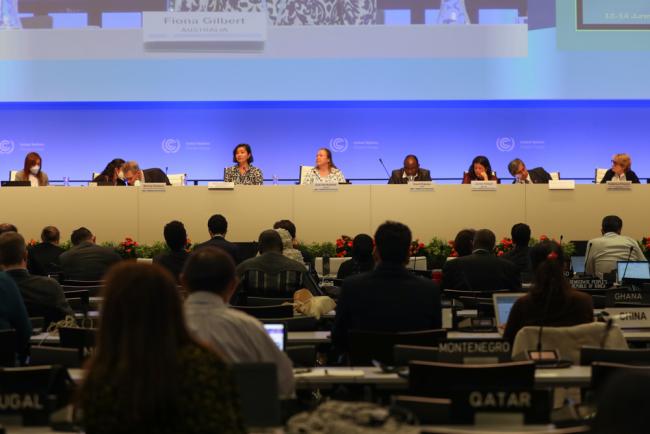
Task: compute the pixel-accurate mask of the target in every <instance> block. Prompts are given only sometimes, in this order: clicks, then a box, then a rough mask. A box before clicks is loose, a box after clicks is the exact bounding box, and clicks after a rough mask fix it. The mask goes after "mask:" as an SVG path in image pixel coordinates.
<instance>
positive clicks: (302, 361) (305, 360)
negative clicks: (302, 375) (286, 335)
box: [285, 345, 316, 368]
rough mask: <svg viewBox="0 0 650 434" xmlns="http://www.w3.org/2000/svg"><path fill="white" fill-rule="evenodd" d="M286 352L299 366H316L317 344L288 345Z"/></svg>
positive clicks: (295, 364) (294, 364)
mask: <svg viewBox="0 0 650 434" xmlns="http://www.w3.org/2000/svg"><path fill="white" fill-rule="evenodd" d="M285 352H286V353H287V356H288V357H289V358H290V359H291V361H292V362H293V366H294V367H297V368H313V367H314V366H316V345H296V346H291V347H289V346H288V347H287V348H286V350H285Z"/></svg>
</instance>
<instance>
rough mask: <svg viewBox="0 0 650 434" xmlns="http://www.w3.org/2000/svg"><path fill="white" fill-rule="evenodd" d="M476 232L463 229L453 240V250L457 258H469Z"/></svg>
mask: <svg viewBox="0 0 650 434" xmlns="http://www.w3.org/2000/svg"><path fill="white" fill-rule="evenodd" d="M475 235H476V231H475V230H474V229H463V230H461V231H460V232H458V233H457V234H456V238H455V239H454V250H455V251H456V254H457V255H458V256H457V257H459V258H460V257H462V256H469V255H471V254H472V250H474V248H473V246H474V236H475Z"/></svg>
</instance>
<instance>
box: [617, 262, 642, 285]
mask: <svg viewBox="0 0 650 434" xmlns="http://www.w3.org/2000/svg"><path fill="white" fill-rule="evenodd" d="M626 267H627V268H626ZM616 271H617V274H616V275H617V276H618V281H619V282H620V281H621V280H622V279H623V277H625V278H626V279H650V265H648V263H647V262H645V261H630V262H626V261H619V262H618V269H617V270H616Z"/></svg>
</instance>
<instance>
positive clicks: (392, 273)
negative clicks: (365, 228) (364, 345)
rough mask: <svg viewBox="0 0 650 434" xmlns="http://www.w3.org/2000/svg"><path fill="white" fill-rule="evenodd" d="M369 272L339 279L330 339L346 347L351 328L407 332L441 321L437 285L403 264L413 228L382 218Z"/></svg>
mask: <svg viewBox="0 0 650 434" xmlns="http://www.w3.org/2000/svg"><path fill="white" fill-rule="evenodd" d="M375 243H376V247H375V258H376V259H377V266H376V267H375V269H374V270H373V271H370V272H368V273H363V274H359V275H356V276H351V277H348V278H347V279H345V280H344V281H343V287H342V290H341V295H340V297H339V300H338V304H337V307H336V318H335V321H334V327H333V328H332V343H333V344H334V346H335V347H336V348H337V349H339V350H340V351H347V350H348V332H349V331H350V330H363V331H378V332H405V331H416V330H431V329H439V328H440V327H441V326H442V319H441V318H442V312H441V304H440V290H439V288H438V285H436V283H435V282H433V281H432V280H428V279H424V278H422V277H419V276H415V275H414V274H412V273H410V272H409V271H408V269H407V268H406V264H408V260H409V247H410V245H411V230H410V229H409V228H408V227H407V226H405V225H403V224H401V223H398V222H391V221H388V222H385V223H383V224H382V225H381V226H379V228H377V232H375Z"/></svg>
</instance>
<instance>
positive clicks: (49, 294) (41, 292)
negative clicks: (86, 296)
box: [0, 232, 72, 325]
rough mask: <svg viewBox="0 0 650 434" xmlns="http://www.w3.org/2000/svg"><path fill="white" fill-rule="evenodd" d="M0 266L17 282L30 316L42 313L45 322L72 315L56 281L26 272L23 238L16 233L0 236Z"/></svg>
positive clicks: (25, 248)
mask: <svg viewBox="0 0 650 434" xmlns="http://www.w3.org/2000/svg"><path fill="white" fill-rule="evenodd" d="M0 265H2V268H3V269H4V271H6V273H7V274H8V275H9V276H10V277H11V278H12V279H13V280H14V282H16V285H18V288H19V289H20V293H21V295H22V297H23V301H24V302H25V307H26V308H27V312H28V313H29V315H30V316H42V317H44V318H45V324H46V325H48V324H49V323H50V322H56V321H59V320H61V319H63V318H64V317H65V316H66V315H72V309H70V305H69V304H68V301H67V300H66V299H65V295H64V294H63V289H62V288H61V286H60V285H59V283H58V282H57V281H56V280H54V279H50V278H49V277H43V276H32V275H31V274H29V271H27V247H26V246H25V239H24V238H23V237H22V235H20V234H18V233H16V232H6V233H4V234H2V235H0Z"/></svg>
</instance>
